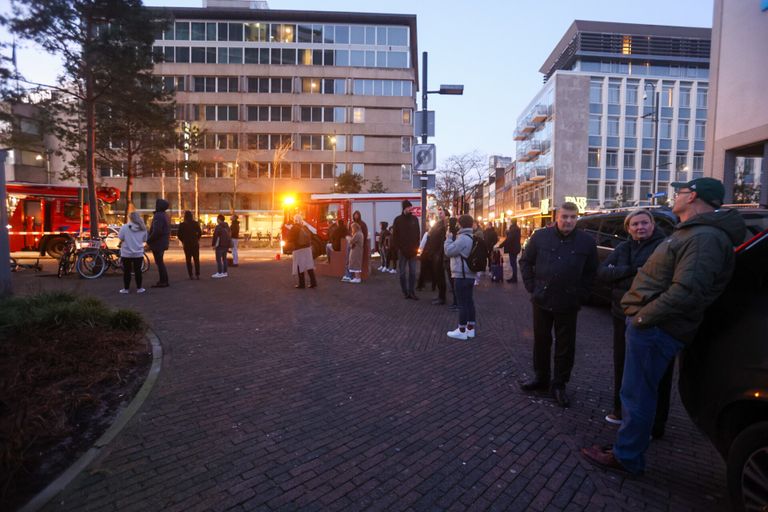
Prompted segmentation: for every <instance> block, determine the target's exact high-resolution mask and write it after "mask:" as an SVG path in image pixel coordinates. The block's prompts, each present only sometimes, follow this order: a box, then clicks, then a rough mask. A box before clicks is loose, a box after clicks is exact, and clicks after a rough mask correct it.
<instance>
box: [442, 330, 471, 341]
mask: <svg viewBox="0 0 768 512" xmlns="http://www.w3.org/2000/svg"><path fill="white" fill-rule="evenodd" d="M446 334H448V337H449V338H453V339H455V340H466V339H467V331H464V332H461V329H459V328H458V327H457V328H456V329H455V330H453V331H448V332H447V333H446Z"/></svg>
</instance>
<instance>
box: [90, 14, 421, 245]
mask: <svg viewBox="0 0 768 512" xmlns="http://www.w3.org/2000/svg"><path fill="white" fill-rule="evenodd" d="M264 4H265V2H252V1H247V0H246V1H243V0H217V1H214V0H208V2H207V3H206V4H205V5H206V6H205V7H203V8H152V9H151V10H152V11H154V12H156V13H157V14H158V16H160V15H162V16H164V17H168V18H170V19H171V20H172V24H171V25H170V27H169V28H168V29H167V30H166V31H164V32H162V33H159V34H157V35H156V42H155V50H156V53H158V54H162V55H163V57H164V58H163V61H162V62H158V63H157V64H156V65H155V73H156V74H157V75H159V76H161V77H162V79H163V82H164V84H165V86H166V87H168V88H170V89H173V90H175V91H176V101H177V106H178V108H177V119H178V121H179V130H180V131H182V130H185V129H186V130H188V131H189V136H190V138H194V133H195V132H198V133H201V136H200V142H199V150H198V152H197V153H194V152H192V153H191V154H190V156H189V157H187V156H186V155H184V154H183V152H182V151H179V152H177V153H176V154H175V155H173V158H172V161H173V162H172V164H171V165H170V166H168V168H167V169H162V170H160V169H151V170H145V172H144V175H143V176H141V177H139V178H138V179H137V180H136V185H135V191H136V192H135V197H134V203H135V204H136V206H137V207H138V208H139V209H141V210H144V211H147V210H150V211H151V209H152V208H153V207H154V201H155V198H156V197H158V196H159V194H160V193H161V190H164V192H165V196H166V197H167V198H168V199H170V201H171V203H172V210H173V215H174V216H176V214H177V211H178V209H179V208H182V209H190V210H193V209H194V202H195V184H194V183H195V180H194V175H193V174H192V173H190V172H188V171H187V172H185V170H187V169H189V168H197V169H199V174H198V176H199V182H198V185H197V190H198V201H199V206H200V214H201V217H202V218H203V219H204V220H209V219H210V218H211V217H215V215H216V214H217V213H219V212H229V211H230V210H231V202H232V200H233V197H235V212H236V213H238V214H239V215H240V216H241V219H242V218H243V217H244V218H245V229H247V230H249V231H257V230H268V229H270V228H269V224H270V223H269V222H268V221H269V220H271V218H272V212H274V211H276V210H279V209H280V207H281V204H280V202H281V200H282V198H283V197H284V196H286V195H287V194H291V195H293V196H296V197H297V198H298V199H299V200H300V199H301V198H303V197H307V196H309V194H311V193H318V192H320V193H328V192H332V191H333V190H334V183H335V177H336V176H338V175H339V174H340V173H342V172H344V171H351V172H353V173H356V174H359V175H361V176H362V177H363V178H365V179H366V180H369V182H370V181H374V180H377V179H378V180H380V181H381V182H382V184H383V186H384V187H386V188H387V189H388V190H389V191H391V192H402V191H411V190H412V189H411V144H412V138H413V125H412V119H413V115H414V109H415V107H416V90H417V81H416V78H417V70H416V64H417V47H416V17H415V16H413V15H399V14H368V13H350V12H319V11H286V10H270V9H265V8H263V7H264ZM281 149H286V150H287V151H284V152H283V151H281ZM187 158H188V159H189V160H190V161H192V162H199V164H198V163H193V164H190V163H185V161H186V159H187ZM101 174H102V176H103V181H104V182H105V183H106V184H109V185H114V186H118V187H121V186H122V183H123V181H124V179H123V178H121V171H120V169H101ZM163 176H164V177H163ZM161 181H162V182H163V183H161ZM179 189H181V201H180V202H179V197H178V196H179V193H178V190H179ZM364 190H365V188H364ZM281 219H282V218H281ZM272 225H274V224H272ZM278 226H279V224H278Z"/></svg>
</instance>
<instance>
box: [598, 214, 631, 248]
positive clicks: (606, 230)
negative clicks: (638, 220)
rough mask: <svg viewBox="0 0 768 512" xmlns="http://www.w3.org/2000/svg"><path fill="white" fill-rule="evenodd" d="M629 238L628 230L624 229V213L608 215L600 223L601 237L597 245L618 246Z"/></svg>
mask: <svg viewBox="0 0 768 512" xmlns="http://www.w3.org/2000/svg"><path fill="white" fill-rule="evenodd" d="M626 239H627V232H626V231H624V215H616V216H613V215H612V216H608V217H605V218H604V219H603V222H602V223H601V224H600V238H599V239H598V241H597V245H602V246H603V247H611V248H613V249H615V248H616V246H617V245H619V244H620V243H621V242H623V241H625V240H626Z"/></svg>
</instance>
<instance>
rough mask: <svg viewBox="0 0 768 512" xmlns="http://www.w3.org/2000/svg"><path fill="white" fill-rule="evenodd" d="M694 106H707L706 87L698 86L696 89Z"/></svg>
mask: <svg viewBox="0 0 768 512" xmlns="http://www.w3.org/2000/svg"><path fill="white" fill-rule="evenodd" d="M696 108H707V88H706V87H701V86H699V87H698V89H696Z"/></svg>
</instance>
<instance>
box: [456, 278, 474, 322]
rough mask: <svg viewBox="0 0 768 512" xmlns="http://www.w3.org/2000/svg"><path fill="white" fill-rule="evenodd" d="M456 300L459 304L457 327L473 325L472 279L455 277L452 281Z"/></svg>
mask: <svg viewBox="0 0 768 512" xmlns="http://www.w3.org/2000/svg"><path fill="white" fill-rule="evenodd" d="M454 287H455V290H456V299H457V300H458V302H459V325H467V322H472V323H475V299H474V297H473V294H474V293H475V279H474V278H473V277H466V278H465V277H457V278H456V279H454Z"/></svg>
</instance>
